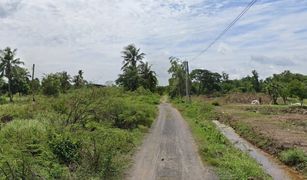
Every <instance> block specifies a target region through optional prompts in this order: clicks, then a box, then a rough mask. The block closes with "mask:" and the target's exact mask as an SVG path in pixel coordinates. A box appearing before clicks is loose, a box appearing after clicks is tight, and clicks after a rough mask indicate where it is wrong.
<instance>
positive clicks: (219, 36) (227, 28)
mask: <svg viewBox="0 0 307 180" xmlns="http://www.w3.org/2000/svg"><path fill="white" fill-rule="evenodd" d="M256 2H257V0H252V1H251V2H250V3H249V4H248V5H247V7H246V8H245V9H244V10H243V11H242V12H241V13H240V14H239V15H238V16H237V17H236V18H235V19H234V20H233V21H232V22H231V23H230V24H229V25H228V26H227V27H226V29H224V31H222V32H221V33H220V34H219V35H218V36H217V37H216V38H215V39H214V40H213V41H212V42H211V43H210V44H209V45H208V46H207V47H206V48H205V49H204V50H202V51H201V52H200V53H199V54H197V55H196V56H195V57H193V58H192V59H191V61H194V60H196V59H197V58H198V57H199V56H200V55H202V54H203V53H205V52H206V51H208V49H209V48H210V47H212V46H213V44H215V43H216V42H217V41H218V40H219V39H220V38H221V37H222V36H223V35H224V34H225V33H226V32H227V31H228V30H229V29H230V28H231V27H232V26H233V25H234V24H235V23H236V22H238V21H239V19H240V18H241V17H242V16H243V15H244V14H245V13H246V12H247V11H248V10H249V9H250V8H251V7H252V6H253V5H254V4H255V3H256ZM191 61H190V62H191Z"/></svg>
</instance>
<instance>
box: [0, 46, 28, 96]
mask: <svg viewBox="0 0 307 180" xmlns="http://www.w3.org/2000/svg"><path fill="white" fill-rule="evenodd" d="M16 52H17V49H14V50H13V51H12V50H11V48H10V47H7V48H5V49H4V50H0V73H1V77H3V76H5V77H6V78H7V79H8V91H9V97H10V102H13V94H12V90H11V83H12V78H13V71H14V69H15V68H16V67H18V66H19V65H21V64H24V63H23V62H22V61H20V59H19V58H15V56H16Z"/></svg>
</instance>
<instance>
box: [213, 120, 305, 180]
mask: <svg viewBox="0 0 307 180" xmlns="http://www.w3.org/2000/svg"><path fill="white" fill-rule="evenodd" d="M213 123H214V124H215V125H216V126H217V128H218V129H219V130H220V131H221V133H222V134H223V135H224V136H225V137H227V139H229V141H230V142H231V143H233V144H234V146H235V147H236V148H238V149H240V150H241V151H244V152H246V153H248V154H249V155H250V156H251V157H252V158H254V159H255V160H256V161H257V162H258V163H259V164H260V165H261V166H262V167H263V169H264V170H265V171H266V173H267V174H269V175H270V176H272V178H273V179H275V180H292V179H304V178H303V177H301V176H300V175H298V174H296V173H295V172H294V171H293V170H291V169H290V168H288V167H287V166H285V165H281V164H279V163H278V162H277V161H276V160H275V159H274V158H273V157H272V156H271V155H269V154H267V153H265V152H264V151H262V150H260V149H259V148H257V147H255V146H253V145H252V144H251V143H249V142H248V141H246V140H245V139H243V138H241V137H240V136H239V135H238V134H237V133H236V132H235V131H234V130H233V128H231V127H229V126H226V125H224V124H222V123H220V122H219V121H213Z"/></svg>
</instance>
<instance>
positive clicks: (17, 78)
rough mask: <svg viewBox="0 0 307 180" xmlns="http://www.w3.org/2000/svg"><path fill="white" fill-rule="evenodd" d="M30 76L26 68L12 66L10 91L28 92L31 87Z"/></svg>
mask: <svg viewBox="0 0 307 180" xmlns="http://www.w3.org/2000/svg"><path fill="white" fill-rule="evenodd" d="M30 77H31V76H30V73H29V71H28V70H27V69H26V68H22V67H19V66H16V67H14V68H13V76H12V79H11V90H12V93H13V94H15V93H19V95H21V94H22V95H26V94H29V93H30V88H31V82H30Z"/></svg>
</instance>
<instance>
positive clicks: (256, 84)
mask: <svg viewBox="0 0 307 180" xmlns="http://www.w3.org/2000/svg"><path fill="white" fill-rule="evenodd" d="M252 74H253V76H252V81H253V88H254V90H255V91H256V92H260V91H261V85H260V81H259V75H258V72H257V71H256V70H253V71H252Z"/></svg>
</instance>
